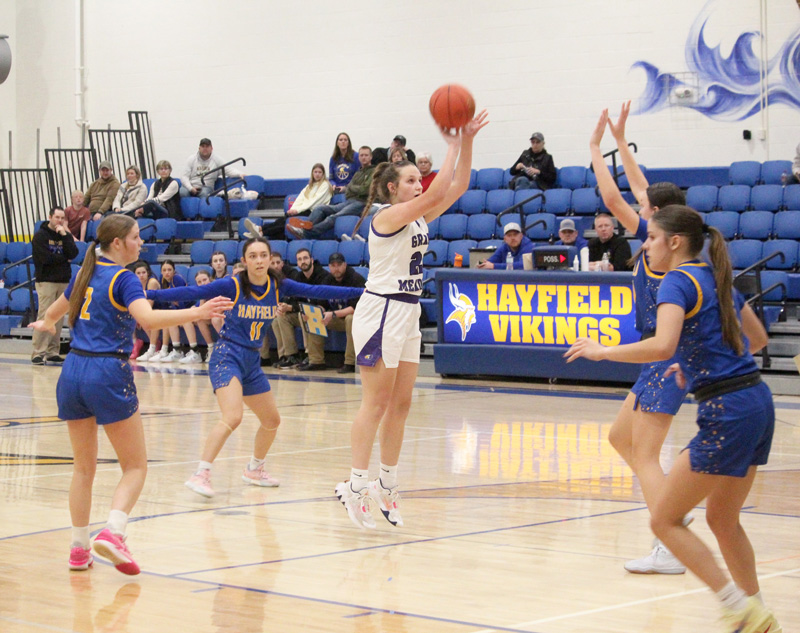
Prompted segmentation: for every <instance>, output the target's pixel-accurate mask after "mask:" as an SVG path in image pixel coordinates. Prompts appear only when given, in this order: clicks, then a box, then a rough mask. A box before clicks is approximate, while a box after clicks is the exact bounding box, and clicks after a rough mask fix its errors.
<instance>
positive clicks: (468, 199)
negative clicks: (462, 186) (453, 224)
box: [458, 189, 486, 215]
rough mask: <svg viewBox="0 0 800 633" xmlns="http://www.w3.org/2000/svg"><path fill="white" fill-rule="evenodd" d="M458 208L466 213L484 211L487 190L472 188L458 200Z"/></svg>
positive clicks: (472, 213) (471, 213)
mask: <svg viewBox="0 0 800 633" xmlns="http://www.w3.org/2000/svg"><path fill="white" fill-rule="evenodd" d="M458 208H459V209H461V213H463V214H464V215H475V214H477V213H483V210H484V209H485V208H486V192H485V191H483V190H481V189H470V190H468V191H465V192H464V195H462V196H461V197H460V198H459V200H458Z"/></svg>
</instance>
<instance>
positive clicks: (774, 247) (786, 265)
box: [761, 240, 798, 270]
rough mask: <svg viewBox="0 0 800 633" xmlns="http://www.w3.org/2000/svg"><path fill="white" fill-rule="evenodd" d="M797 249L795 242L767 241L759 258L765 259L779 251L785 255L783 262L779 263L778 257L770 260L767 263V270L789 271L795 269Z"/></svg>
mask: <svg viewBox="0 0 800 633" xmlns="http://www.w3.org/2000/svg"><path fill="white" fill-rule="evenodd" d="M797 247H798V244H797V241H796V240H769V241H767V242H764V250H763V251H762V252H761V256H762V257H767V256H768V255H772V253H775V252H776V251H780V252H782V253H783V254H784V255H785V259H784V261H783V262H781V259H780V257H776V258H774V259H771V260H770V261H768V262H767V268H770V269H775V270H791V269H793V268H797Z"/></svg>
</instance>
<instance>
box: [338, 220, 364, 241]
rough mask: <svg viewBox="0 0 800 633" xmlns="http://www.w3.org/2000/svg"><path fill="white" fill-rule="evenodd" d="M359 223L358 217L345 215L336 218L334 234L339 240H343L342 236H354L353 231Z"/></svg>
mask: <svg viewBox="0 0 800 633" xmlns="http://www.w3.org/2000/svg"><path fill="white" fill-rule="evenodd" d="M357 223H358V216H357V215H344V216H341V217H338V218H336V220H335V222H334V224H333V234H334V235H335V236H336V239H337V240H340V239H342V235H352V234H353V229H354V228H355V227H356V224H357Z"/></svg>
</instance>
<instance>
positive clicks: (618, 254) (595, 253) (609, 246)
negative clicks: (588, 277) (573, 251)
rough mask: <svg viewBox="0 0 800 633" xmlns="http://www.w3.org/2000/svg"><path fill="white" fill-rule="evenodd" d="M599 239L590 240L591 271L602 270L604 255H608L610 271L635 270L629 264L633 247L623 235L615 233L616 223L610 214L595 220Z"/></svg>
mask: <svg viewBox="0 0 800 633" xmlns="http://www.w3.org/2000/svg"><path fill="white" fill-rule="evenodd" d="M594 230H595V231H596V232H597V237H593V238H592V239H590V240H589V270H602V263H603V255H604V254H605V253H608V262H609V266H610V268H609V269H608V270H616V271H624V270H633V266H632V265H631V264H629V263H628V260H629V259H630V258H631V245H630V244H628V240H626V239H625V238H624V237H622V236H621V235H617V234H615V233H614V222H613V221H612V220H611V216H610V215H608V213H598V214H597V217H596V218H595V219H594Z"/></svg>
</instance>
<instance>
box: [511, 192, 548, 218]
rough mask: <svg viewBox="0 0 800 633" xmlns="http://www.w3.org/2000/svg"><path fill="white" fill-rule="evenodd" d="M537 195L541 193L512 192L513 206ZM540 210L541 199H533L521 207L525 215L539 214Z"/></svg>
mask: <svg viewBox="0 0 800 633" xmlns="http://www.w3.org/2000/svg"><path fill="white" fill-rule="evenodd" d="M537 193H542V192H541V191H539V190H538V189H521V190H520V191H515V192H514V204H519V203H520V202H522V201H523V200H527V199H528V198H531V197H533V196H535V195H536V194H537ZM541 210H542V199H541V197H540V198H535V199H534V200H531V201H530V202H528V203H526V204H525V205H523V207H522V212H523V213H524V214H525V215H527V214H529V213H539V211H541Z"/></svg>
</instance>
